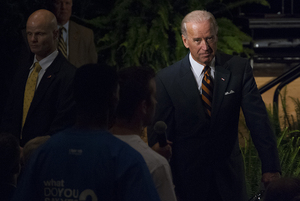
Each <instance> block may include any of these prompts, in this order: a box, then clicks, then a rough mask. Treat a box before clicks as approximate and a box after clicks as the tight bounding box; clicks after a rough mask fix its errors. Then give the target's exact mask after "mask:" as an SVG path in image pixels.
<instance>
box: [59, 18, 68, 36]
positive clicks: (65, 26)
mask: <svg viewBox="0 0 300 201" xmlns="http://www.w3.org/2000/svg"><path fill="white" fill-rule="evenodd" d="M69 22H70V21H68V22H67V23H66V24H64V25H57V28H58V29H59V28H60V27H64V28H65V29H66V31H67V33H68V31H69Z"/></svg>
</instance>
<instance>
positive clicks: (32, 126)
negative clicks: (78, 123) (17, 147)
mask: <svg viewBox="0 0 300 201" xmlns="http://www.w3.org/2000/svg"><path fill="white" fill-rule="evenodd" d="M31 64H32V63H30V64H28V65H26V66H24V67H21V68H20V69H19V71H18V72H17V73H16V75H15V79H14V82H13V84H12V87H11V91H10V95H9V97H8V102H7V105H6V107H5V112H4V115H3V118H2V123H1V130H2V131H5V132H10V133H12V134H14V135H15V136H16V137H17V138H18V139H20V135H21V129H22V128H21V127H22V115H23V99H24V91H25V85H26V81H27V78H28V74H29V68H30V66H31ZM75 70H76V68H75V67H74V66H73V65H71V64H70V63H69V62H68V61H67V60H66V59H65V58H64V56H63V55H62V54H61V53H59V54H58V55H57V57H56V58H55V59H54V61H53V62H52V64H51V65H50V66H49V67H48V69H47V70H46V72H45V74H44V75H43V77H42V79H41V81H40V83H39V85H38V87H37V89H36V91H35V94H34V97H33V100H32V102H31V106H30V108H29V110H28V114H27V118H26V121H25V124H24V127H23V131H22V140H21V141H20V143H21V146H22V145H24V144H25V143H26V142H27V141H29V140H30V139H32V138H34V137H37V136H42V135H51V134H53V133H55V132H57V131H58V130H61V129H64V128H65V127H67V126H70V125H72V124H73V123H74V122H75V102H74V100H73V77H74V74H75Z"/></svg>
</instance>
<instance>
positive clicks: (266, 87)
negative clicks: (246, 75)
mask: <svg viewBox="0 0 300 201" xmlns="http://www.w3.org/2000/svg"><path fill="white" fill-rule="evenodd" d="M298 72H300V64H298V65H296V66H294V67H293V68H291V69H290V70H288V71H287V72H285V73H283V74H282V75H280V76H279V77H277V78H275V79H274V80H272V81H270V82H269V83H267V84H265V85H264V86H262V87H261V88H259V89H258V91H259V93H260V94H263V93H265V92H266V91H268V90H269V89H271V88H273V87H274V86H276V85H277V84H278V83H280V82H283V81H284V80H287V79H289V77H290V76H291V77H293V75H295V74H297V73H298ZM295 79H296V78H295Z"/></svg>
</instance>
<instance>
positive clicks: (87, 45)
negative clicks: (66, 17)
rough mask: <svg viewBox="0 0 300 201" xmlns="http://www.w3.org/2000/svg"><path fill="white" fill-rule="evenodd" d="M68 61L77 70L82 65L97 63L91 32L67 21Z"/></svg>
mask: <svg viewBox="0 0 300 201" xmlns="http://www.w3.org/2000/svg"><path fill="white" fill-rule="evenodd" d="M69 61H70V63H71V64H73V65H74V66H76V67H77V68H79V67H80V66H82V65H84V64H89V63H97V52H96V47H95V43H94V33H93V31H92V30H91V29H89V28H86V27H84V26H81V25H79V24H77V23H76V22H73V21H71V20H70V21H69Z"/></svg>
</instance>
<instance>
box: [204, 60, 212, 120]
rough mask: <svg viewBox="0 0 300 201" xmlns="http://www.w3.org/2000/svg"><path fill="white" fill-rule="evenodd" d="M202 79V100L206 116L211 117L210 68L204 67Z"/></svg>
mask: <svg viewBox="0 0 300 201" xmlns="http://www.w3.org/2000/svg"><path fill="white" fill-rule="evenodd" d="M203 72H204V77H203V80H202V100H203V103H204V106H205V109H206V112H207V114H208V115H209V116H210V117H211V103H212V96H213V89H214V86H213V81H212V77H211V76H210V67H209V66H205V68H204V69H203Z"/></svg>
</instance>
